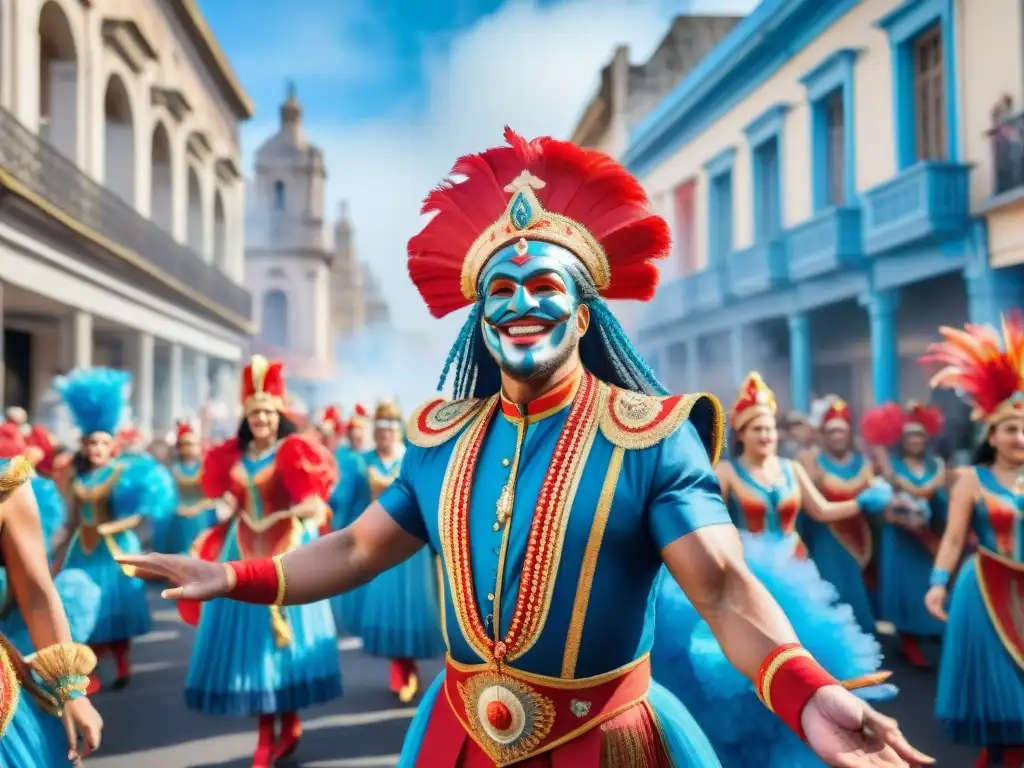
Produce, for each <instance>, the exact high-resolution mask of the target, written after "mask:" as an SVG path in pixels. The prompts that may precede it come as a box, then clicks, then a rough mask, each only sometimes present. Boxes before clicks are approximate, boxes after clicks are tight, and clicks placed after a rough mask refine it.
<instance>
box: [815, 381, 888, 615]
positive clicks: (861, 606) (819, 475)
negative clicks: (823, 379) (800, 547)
mask: <svg viewBox="0 0 1024 768" xmlns="http://www.w3.org/2000/svg"><path fill="white" fill-rule="evenodd" d="M827 400H828V403H829V404H828V407H827V408H826V409H824V415H823V417H822V420H821V433H822V446H821V448H820V449H816V450H813V451H809V452H807V453H805V454H804V456H803V457H801V458H802V462H803V463H804V464H805V466H806V467H807V470H808V474H809V475H810V477H811V480H813V481H814V484H815V485H816V486H817V487H818V490H819V491H821V494H822V496H824V497H825V498H826V499H828V500H829V501H850V500H852V499H856V498H857V496H859V495H860V494H861V493H862V492H863V491H864V490H866V489H867V488H869V487H870V486H871V483H872V482H873V481H874V477H875V476H874V472H873V471H872V469H871V464H870V463H869V462H868V461H867V460H866V459H865V458H864V457H863V456H861V455H860V454H859V453H856V452H855V451H854V450H853V435H852V432H853V422H852V420H851V415H850V409H849V407H848V406H847V405H846V403H845V402H844V401H843V400H841V399H840V398H838V397H835V396H830V397H828V398H827ZM800 532H801V534H802V535H803V537H804V541H805V542H806V544H807V549H808V551H809V552H810V555H811V558H812V559H813V560H814V564H815V565H817V566H818V570H819V571H820V572H821V577H822V578H823V579H824V580H825V581H827V582H829V583H830V584H832V585H833V586H834V587H835V588H836V591H838V592H839V600H840V602H843V603H846V604H847V605H849V606H850V607H851V608H852V609H853V613H854V615H855V616H856V617H857V623H858V624H860V627H861V629H863V630H864V631H865V632H867V633H869V634H874V632H875V615H874V611H873V610H872V607H871V599H870V597H869V595H868V588H869V582H870V581H871V579H870V577H869V576H866V575H865V572H866V571H867V569H868V567H869V566H870V565H871V563H872V558H873V557H874V540H873V536H872V532H871V526H870V524H869V523H868V521H867V519H866V518H865V517H864V515H856V516H855V517H851V518H847V519H845V520H840V521H837V522H833V523H829V524H823V523H819V522H817V521H816V520H813V519H804V520H803V521H802V523H801V526H800ZM870 586H872V587H873V584H871V585H870Z"/></svg>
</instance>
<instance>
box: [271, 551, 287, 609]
mask: <svg viewBox="0 0 1024 768" xmlns="http://www.w3.org/2000/svg"><path fill="white" fill-rule="evenodd" d="M273 560H274V570H275V571H277V597H276V598H274V605H284V597H285V594H286V593H287V592H288V578H287V577H286V576H285V573H284V555H274V557H273Z"/></svg>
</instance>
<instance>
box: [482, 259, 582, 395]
mask: <svg viewBox="0 0 1024 768" xmlns="http://www.w3.org/2000/svg"><path fill="white" fill-rule="evenodd" d="M524 243H525V248H524V247H523V246H524ZM575 261H577V259H576V256H574V255H573V254H572V253H570V252H569V251H567V250H566V249H564V248H562V247H560V246H557V245H553V244H551V243H543V242H538V241H529V242H527V241H520V242H519V243H517V244H516V245H512V246H508V247H506V248H503V249H502V250H500V251H498V252H497V253H496V254H495V255H494V256H493V257H492V258H491V260H490V263H489V264H488V265H487V268H486V269H485V270H484V274H483V276H482V277H481V287H482V291H481V293H482V295H483V296H484V300H483V318H482V321H481V322H482V325H483V336H484V342H485V343H486V344H487V349H488V351H489V352H490V353H491V356H492V357H493V358H494V359H495V360H496V361H497V363H498V366H499V367H500V368H501V369H502V370H503V371H505V372H506V373H508V374H510V375H512V376H514V377H516V378H521V379H528V378H531V377H534V376H543V375H547V374H550V373H552V372H553V371H555V370H556V369H557V368H558V367H559V366H560V365H562V363H564V362H565V361H566V360H567V359H568V357H569V355H570V354H572V351H573V350H574V349H575V348H576V345H577V344H578V342H579V333H578V332H577V330H576V323H575V317H576V310H577V309H578V308H579V306H580V304H581V301H582V300H581V297H580V292H579V289H578V288H577V286H576V282H575V280H574V279H573V277H572V275H571V273H570V272H569V270H568V269H567V265H568V264H571V263H573V262H575Z"/></svg>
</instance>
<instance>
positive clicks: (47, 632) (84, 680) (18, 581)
mask: <svg viewBox="0 0 1024 768" xmlns="http://www.w3.org/2000/svg"><path fill="white" fill-rule="evenodd" d="M0 464H3V466H0V529H2V531H3V536H2V537H0V554H2V563H3V565H4V566H5V571H4V573H5V581H6V582H10V585H11V586H12V587H13V589H11V590H10V594H11V595H13V601H10V602H8V600H6V599H5V600H4V603H5V604H8V605H9V609H5V610H6V612H7V615H8V618H6V619H5V620H4V624H5V625H6V624H8V622H9V621H10V620H11V619H10V616H11V612H12V611H13V610H15V609H16V610H17V612H18V613H20V615H21V616H22V617H24V622H25V624H26V625H27V627H26V630H27V634H28V635H29V636H30V637H29V640H30V642H31V645H32V648H33V649H35V653H34V654H33V655H32V656H31V657H30V659H24V658H22V656H21V653H19V651H18V650H17V649H16V647H15V646H14V645H13V644H11V643H10V642H9V641H8V640H7V639H5V638H4V637H3V635H0V733H2V736H0V765H4V766H12V767H13V766H17V768H54V767H55V766H62V765H63V766H68V765H71V764H75V765H79V764H80V762H81V758H83V757H87V756H88V755H89V754H90V753H91V752H92V751H93V750H94V749H96V748H97V747H99V744H100V736H101V733H102V730H103V720H102V719H101V718H100V716H99V714H98V713H97V712H96V710H95V709H93V706H92V703H91V702H90V701H89V699H88V698H87V697H86V696H85V691H86V688H87V687H88V684H89V674H90V673H91V672H92V670H93V668H94V667H95V666H96V656H95V654H94V653H93V652H92V651H91V650H89V648H88V647H87V646H84V645H78V644H76V643H74V642H73V636H72V633H71V630H70V628H69V626H68V620H67V617H66V616H65V614H64V607H63V606H62V604H61V596H60V594H59V592H58V590H57V588H56V587H55V586H54V583H53V579H51V577H50V569H49V566H48V563H47V560H46V552H45V548H44V546H43V537H42V530H41V528H40V525H39V515H38V513H37V511H36V506H35V501H34V499H33V497H32V490H31V485H30V484H29V482H28V481H29V478H30V477H31V476H32V469H31V466H30V465H29V463H28V461H27V460H26V459H25V458H24V457H15V458H13V459H11V460H10V461H6V460H5V461H4V462H0ZM79 575H81V574H79ZM93 586H94V587H95V585H93ZM6 591H7V590H5V592H6ZM80 596H81V597H86V595H84V594H82V595H80ZM96 597H97V595H96V594H95V593H93V595H92V599H93V600H95V599H96ZM92 617H93V618H94V619H95V613H93V616H92ZM79 628H80V629H81V627H79ZM87 628H88V627H86V629H87ZM62 721H63V722H62ZM79 734H81V736H83V737H84V740H83V743H82V744H79V738H80V736H79Z"/></svg>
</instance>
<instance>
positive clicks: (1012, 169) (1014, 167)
mask: <svg viewBox="0 0 1024 768" xmlns="http://www.w3.org/2000/svg"><path fill="white" fill-rule="evenodd" d="M988 138H989V143H990V145H991V147H992V168H993V182H994V183H993V189H992V195H993V196H995V195H1002V194H1005V193H1007V192H1013V191H1019V190H1024V113H1020V114H1017V115H1013V116H1012V117H1008V118H1005V119H1003V120H1000V121H999V123H998V124H997V125H996V126H995V127H994V128H993V129H992V130H991V131H989V133H988Z"/></svg>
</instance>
